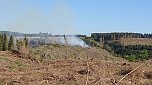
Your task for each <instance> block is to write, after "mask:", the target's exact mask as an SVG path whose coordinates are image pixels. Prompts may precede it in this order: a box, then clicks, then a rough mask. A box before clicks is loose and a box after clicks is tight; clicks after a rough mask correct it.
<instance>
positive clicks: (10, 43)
mask: <svg viewBox="0 0 152 85" xmlns="http://www.w3.org/2000/svg"><path fill="white" fill-rule="evenodd" d="M15 42H16V43H15ZM23 47H25V48H26V47H28V39H27V38H26V37H25V38H24V39H23V40H21V39H20V40H16V41H14V37H13V36H12V35H11V36H10V37H9V36H7V35H6V34H0V51H14V50H17V51H21V50H23V49H22V48H23Z"/></svg>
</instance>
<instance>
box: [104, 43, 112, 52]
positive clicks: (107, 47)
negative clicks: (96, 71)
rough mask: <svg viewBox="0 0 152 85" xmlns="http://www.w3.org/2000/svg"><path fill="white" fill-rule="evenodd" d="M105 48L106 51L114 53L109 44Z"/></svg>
mask: <svg viewBox="0 0 152 85" xmlns="http://www.w3.org/2000/svg"><path fill="white" fill-rule="evenodd" d="M103 48H104V49H105V50H107V51H108V52H112V49H111V47H109V46H108V45H107V44H106V45H104V46H103Z"/></svg>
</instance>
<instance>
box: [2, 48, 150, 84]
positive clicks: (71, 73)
mask: <svg viewBox="0 0 152 85" xmlns="http://www.w3.org/2000/svg"><path fill="white" fill-rule="evenodd" d="M88 52H89V51H88ZM93 53H94V52H93ZM95 53H96V52H95ZM99 54H100V53H99ZM99 54H98V55H99ZM93 56H95V55H93ZM103 57H104V56H103ZM146 62H148V63H146ZM140 65H142V66H141V67H139V68H138V69H137V70H135V71H133V72H131V71H132V70H134V69H136V67H138V66H140ZM130 72H131V73H130ZM128 73H129V75H127V74H128ZM125 75H127V76H126V77H124V76H125ZM123 77H124V78H123ZM122 78H123V79H122ZM121 79H122V80H121ZM0 85H152V62H151V61H150V60H149V61H144V62H138V63H129V62H127V61H121V60H120V61H117V60H107V59H105V58H101V59H98V58H97V59H93V58H90V57H89V56H88V58H87V59H86V60H85V59H82V60H81V59H79V60H78V59H76V60H75V59H68V58H67V59H61V60H50V61H44V62H41V63H37V62H35V61H32V60H31V59H28V58H27V59H24V58H21V57H19V56H18V55H17V54H14V53H11V52H8V51H6V52H4V51H1V52H0Z"/></svg>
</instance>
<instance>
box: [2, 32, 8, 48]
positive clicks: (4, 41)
mask: <svg viewBox="0 0 152 85" xmlns="http://www.w3.org/2000/svg"><path fill="white" fill-rule="evenodd" d="M6 50H8V39H7V35H6V34H4V38H3V51H6Z"/></svg>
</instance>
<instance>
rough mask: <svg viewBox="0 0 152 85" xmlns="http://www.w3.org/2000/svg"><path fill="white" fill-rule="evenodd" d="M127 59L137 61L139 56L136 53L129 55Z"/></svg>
mask: <svg viewBox="0 0 152 85" xmlns="http://www.w3.org/2000/svg"><path fill="white" fill-rule="evenodd" d="M127 60H128V61H129V62H136V61H137V57H136V56H135V55H130V56H127Z"/></svg>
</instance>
